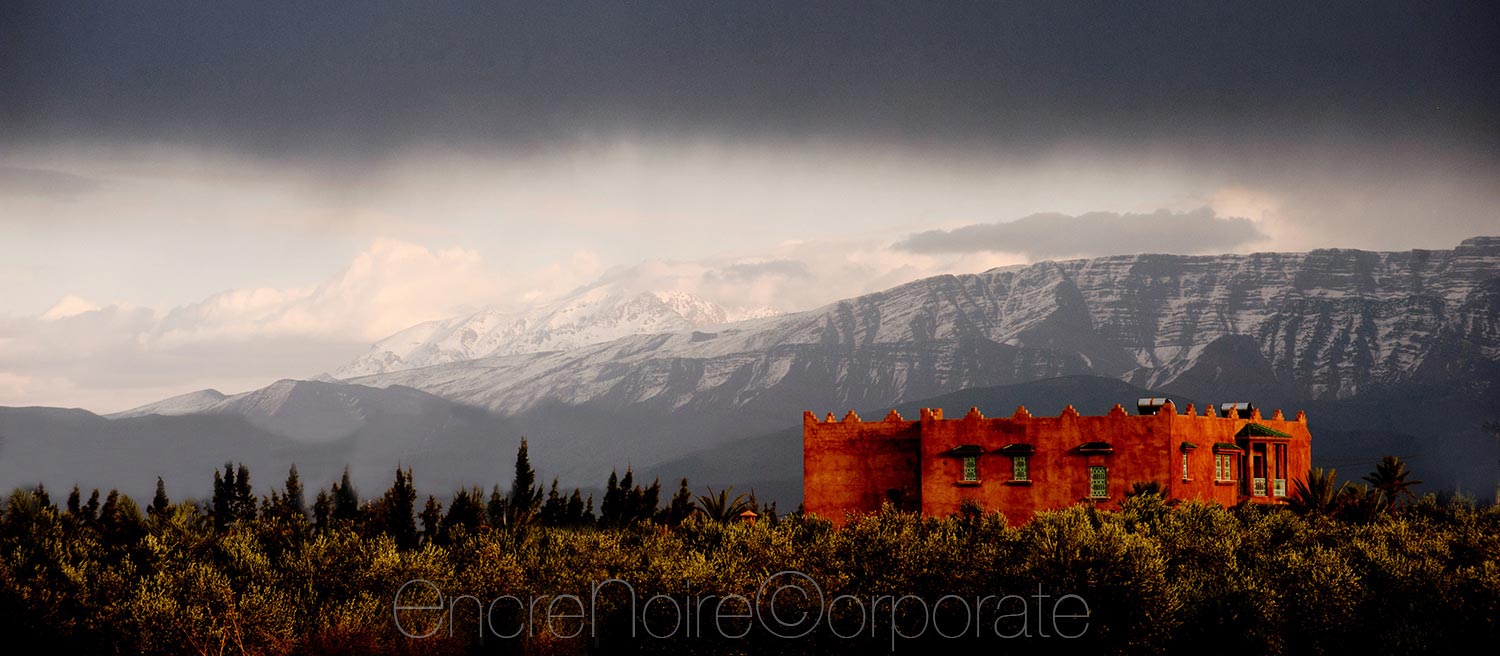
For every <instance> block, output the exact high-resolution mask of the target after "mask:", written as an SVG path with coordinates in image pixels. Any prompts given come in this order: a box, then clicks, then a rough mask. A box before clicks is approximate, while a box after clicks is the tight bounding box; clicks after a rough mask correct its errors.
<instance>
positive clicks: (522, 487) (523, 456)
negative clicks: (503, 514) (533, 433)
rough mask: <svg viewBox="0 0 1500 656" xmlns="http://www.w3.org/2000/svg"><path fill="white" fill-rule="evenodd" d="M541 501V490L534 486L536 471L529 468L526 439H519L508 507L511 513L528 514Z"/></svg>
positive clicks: (529, 456) (529, 457)
mask: <svg viewBox="0 0 1500 656" xmlns="http://www.w3.org/2000/svg"><path fill="white" fill-rule="evenodd" d="M541 501H542V490H541V489H540V488H538V487H537V485H536V470H535V469H532V468H531V455H530V454H529V453H528V450H527V446H526V438H524V437H523V438H521V447H520V448H519V449H516V475H515V477H514V478H513V479H511V483H510V507H511V510H512V511H513V512H517V511H524V514H530V513H531V512H534V511H535V510H536V509H537V506H538V505H540V504H541Z"/></svg>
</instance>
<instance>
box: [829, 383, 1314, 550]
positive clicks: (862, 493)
mask: <svg viewBox="0 0 1500 656" xmlns="http://www.w3.org/2000/svg"><path fill="white" fill-rule="evenodd" d="M831 420H832V415H830V416H829V417H828V421H821V422H820V421H818V420H817V418H816V417H815V416H813V415H812V414H811V413H806V414H804V416H803V465H804V468H805V469H804V471H805V478H804V482H803V487H804V490H803V491H804V499H805V501H804V503H805V508H806V510H807V512H809V513H813V514H817V515H820V516H823V517H828V518H830V519H833V520H834V521H836V522H840V523H842V521H843V517H844V513H845V512H846V511H852V512H869V511H873V510H877V509H879V507H880V505H881V504H882V503H883V502H885V501H886V500H887V499H890V498H892V497H896V498H903V499H905V501H906V504H904V505H906V507H908V508H912V509H916V508H917V507H919V508H920V509H921V511H922V512H923V513H924V514H928V515H936V516H942V515H948V514H952V513H954V512H956V511H957V510H958V509H959V506H960V504H962V503H963V501H964V500H965V499H973V500H975V501H976V502H978V503H979V504H980V505H981V506H983V507H984V508H986V509H990V510H999V511H1001V512H1003V513H1005V515H1006V517H1007V519H1009V520H1010V521H1011V522H1012V523H1024V522H1026V521H1029V520H1030V518H1031V516H1032V514H1033V513H1035V512H1036V511H1039V510H1046V509H1052V508H1062V507H1065V506H1069V505H1072V504H1075V503H1079V502H1089V503H1098V504H1101V505H1102V506H1105V507H1114V506H1115V505H1116V504H1118V502H1119V501H1120V500H1121V499H1123V498H1124V496H1125V493H1126V492H1127V491H1129V489H1130V487H1131V485H1132V484H1134V483H1136V482H1145V481H1155V482H1157V483H1159V484H1161V486H1162V489H1163V490H1164V493H1165V496H1166V497H1167V498H1168V499H1169V500H1187V499H1199V500H1204V501H1212V502H1217V503H1220V504H1223V505H1232V504H1234V503H1237V502H1239V501H1241V500H1249V501H1252V502H1257V503H1276V502H1280V501H1282V500H1283V499H1281V498H1277V497H1275V496H1273V493H1274V479H1275V477H1276V473H1275V463H1274V462H1272V460H1274V445H1275V444H1283V445H1285V448H1286V453H1287V458H1286V460H1287V463H1286V467H1285V471H1284V472H1283V474H1284V476H1285V480H1286V492H1287V494H1290V493H1291V491H1292V490H1293V489H1295V485H1296V481H1297V480H1301V479H1304V478H1305V477H1306V475H1307V470H1308V468H1309V467H1310V466H1311V436H1310V435H1309V434H1308V432H1307V421H1306V418H1305V416H1304V415H1302V414H1300V413H1299V414H1298V416H1297V418H1296V419H1294V420H1286V419H1284V418H1283V417H1282V415H1281V413H1280V411H1277V412H1276V413H1275V414H1274V415H1273V416H1272V417H1271V418H1269V419H1265V418H1262V417H1261V416H1260V414H1259V412H1258V411H1256V412H1254V413H1252V414H1251V416H1249V417H1245V418H1240V417H1237V416H1230V417H1216V416H1213V412H1212V410H1210V411H1209V412H1208V413H1205V414H1198V413H1196V412H1195V411H1194V409H1193V408H1192V406H1189V407H1188V408H1187V412H1186V413H1185V414H1177V409H1176V408H1175V407H1174V406H1172V405H1170V404H1168V405H1167V406H1165V407H1163V408H1162V410H1161V411H1159V412H1158V413H1157V414H1155V415H1146V416H1138V415H1131V414H1128V413H1126V412H1125V410H1124V409H1123V408H1121V407H1120V406H1116V407H1115V408H1114V409H1113V410H1112V411H1111V412H1110V413H1109V414H1107V415H1105V416H1099V417H1085V416H1080V415H1079V414H1078V413H1077V412H1076V411H1074V410H1073V409H1072V408H1071V407H1069V408H1067V409H1066V410H1064V411H1063V413H1062V414H1061V415H1059V416H1057V417H1033V416H1031V415H1030V413H1028V412H1027V411H1026V409H1025V408H1019V409H1017V411H1016V413H1015V414H1013V415H1012V416H1010V417H1003V418H989V417H984V416H983V415H982V414H980V412H979V411H978V410H977V409H976V410H971V411H970V412H969V413H968V414H967V415H966V416H964V417H963V418H960V419H943V417H942V411H941V410H934V411H929V410H923V411H922V416H921V419H920V420H919V421H915V422H913V421H907V420H905V419H902V418H901V417H900V416H899V415H895V413H894V412H893V413H892V414H891V415H890V416H888V417H887V418H886V420H884V421H879V422H862V421H859V418H858V417H857V416H854V414H853V413H850V414H849V415H846V416H845V418H844V419H843V420H842V421H831ZM1252 422H1253V423H1257V424H1260V425H1262V426H1266V427H1268V428H1272V429H1275V430H1278V431H1281V432H1283V433H1287V434H1289V435H1291V437H1290V438H1238V439H1237V438H1235V437H1234V435H1235V434H1236V433H1238V432H1239V431H1240V429H1241V428H1243V427H1244V426H1245V425H1246V424H1248V423H1252ZM1088 442H1107V443H1109V445H1110V446H1111V447H1112V448H1113V452H1112V453H1109V454H1090V453H1081V452H1080V451H1079V446H1080V445H1082V444H1084V443H1088ZM1184 442H1187V443H1191V444H1193V445H1195V447H1196V448H1190V449H1187V450H1186V453H1187V456H1188V469H1189V476H1188V480H1183V477H1182V460H1181V458H1182V455H1183V453H1184V452H1185V450H1184V444H1183V443H1184ZM1216 444H1237V445H1238V446H1239V447H1240V449H1239V450H1238V451H1232V452H1229V453H1231V455H1233V461H1234V468H1235V473H1234V476H1233V478H1234V480H1233V482H1223V481H1216V480H1215V477H1214V453H1215V445H1216ZM1255 444H1265V445H1266V447H1265V450H1266V454H1267V467H1268V470H1267V475H1266V478H1267V481H1266V490H1265V492H1266V493H1265V495H1264V496H1254V495H1252V494H1251V492H1252V490H1251V485H1250V482H1249V479H1250V475H1249V474H1250V452H1251V449H1252V448H1253V446H1254V445H1255ZM962 445H976V446H979V447H980V448H982V449H984V451H985V453H984V454H983V455H981V456H979V458H978V461H977V462H978V468H979V480H978V481H977V482H969V481H963V480H961V479H962V478H963V460H962V458H960V457H955V456H953V455H950V454H949V452H950V451H951V450H952V449H954V448H955V447H958V446H962ZM1007 445H1029V446H1030V447H1032V449H1033V452H1032V453H1031V455H1030V456H1029V460H1028V470H1029V471H1028V474H1029V476H1028V479H1029V480H1028V481H1025V482H1022V481H1014V480H1012V476H1011V473H1012V470H1011V465H1012V461H1011V457H1009V456H1007V455H1004V454H1000V453H998V451H999V450H1000V449H1002V448H1004V447H1006V446H1007ZM1094 465H1102V466H1105V467H1107V468H1108V479H1107V480H1108V483H1107V493H1108V496H1107V497H1106V498H1104V499H1090V498H1089V467H1090V466H1094ZM913 488H915V489H919V490H920V502H919V504H917V503H913V501H914V500H913V499H912V498H911V496H910V493H902V492H895V493H893V492H890V491H891V490H907V489H913Z"/></svg>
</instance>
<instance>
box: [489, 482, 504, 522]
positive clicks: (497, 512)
mask: <svg viewBox="0 0 1500 656" xmlns="http://www.w3.org/2000/svg"><path fill="white" fill-rule="evenodd" d="M505 499H506V497H505V495H503V494H501V493H500V485H499V484H496V485H495V487H494V488H493V489H491V490H490V502H489V504H487V505H486V506H485V514H487V515H489V519H490V526H505V510H506V507H507V505H508V504H507V503H506V500H505Z"/></svg>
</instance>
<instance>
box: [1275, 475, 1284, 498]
mask: <svg viewBox="0 0 1500 656" xmlns="http://www.w3.org/2000/svg"><path fill="white" fill-rule="evenodd" d="M1275 492H1276V496H1278V497H1284V496H1286V479H1285V478H1278V479H1276V488H1275Z"/></svg>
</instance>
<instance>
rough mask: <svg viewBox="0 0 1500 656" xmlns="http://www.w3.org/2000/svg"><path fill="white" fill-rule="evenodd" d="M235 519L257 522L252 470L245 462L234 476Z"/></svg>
mask: <svg viewBox="0 0 1500 656" xmlns="http://www.w3.org/2000/svg"><path fill="white" fill-rule="evenodd" d="M234 518H235V519H238V520H241V521H247V522H249V521H255V490H254V489H253V488H252V487H251V486H250V468H249V467H246V466H245V463H243V462H242V463H240V467H239V471H238V472H237V473H236V474H235V476H234Z"/></svg>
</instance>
